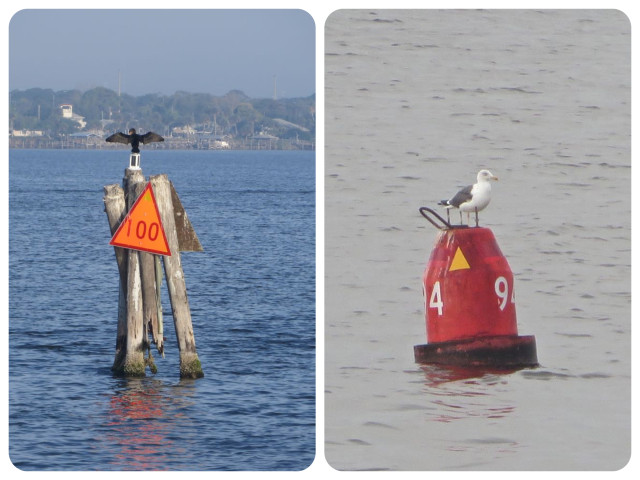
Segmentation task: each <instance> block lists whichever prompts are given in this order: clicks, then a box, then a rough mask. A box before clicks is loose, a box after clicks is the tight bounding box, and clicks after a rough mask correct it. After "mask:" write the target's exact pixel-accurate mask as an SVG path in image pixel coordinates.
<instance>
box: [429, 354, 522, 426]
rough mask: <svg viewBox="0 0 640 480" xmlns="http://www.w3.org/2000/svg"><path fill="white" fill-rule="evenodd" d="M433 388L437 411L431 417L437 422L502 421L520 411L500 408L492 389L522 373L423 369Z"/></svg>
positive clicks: (506, 407)
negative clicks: (484, 419) (470, 419)
mask: <svg viewBox="0 0 640 480" xmlns="http://www.w3.org/2000/svg"><path fill="white" fill-rule="evenodd" d="M420 368H421V369H422V371H423V372H424V374H425V379H426V384H425V385H426V386H427V387H428V388H429V396H430V398H431V399H432V400H431V403H432V404H434V405H435V406H436V407H437V408H436V409H435V411H434V412H433V414H432V415H431V420H432V421H435V422H443V423H448V422H452V421H456V420H461V419H467V418H487V419H498V418H502V417H505V416H507V415H510V414H511V413H513V412H514V411H515V409H516V406H515V405H513V404H502V405H501V404H500V403H499V399H498V398H497V397H496V396H495V395H494V394H493V390H492V389H490V388H489V389H488V388H487V387H492V386H496V385H500V384H502V383H504V382H505V379H504V378H503V376H504V375H507V374H510V373H513V372H515V371H517V370H518V369H495V368H492V369H487V368H480V367H459V366H451V367H449V366H443V365H421V366H420Z"/></svg>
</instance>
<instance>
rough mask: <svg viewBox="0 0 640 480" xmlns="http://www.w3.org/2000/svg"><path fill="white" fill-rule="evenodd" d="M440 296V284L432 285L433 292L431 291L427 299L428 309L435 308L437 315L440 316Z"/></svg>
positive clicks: (441, 304) (442, 305) (441, 305)
mask: <svg viewBox="0 0 640 480" xmlns="http://www.w3.org/2000/svg"><path fill="white" fill-rule="evenodd" d="M442 307H444V303H442V295H441V294H440V282H436V283H434V284H433V290H431V297H430V298H429V308H437V309H438V315H442Z"/></svg>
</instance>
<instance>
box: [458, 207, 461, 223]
mask: <svg viewBox="0 0 640 480" xmlns="http://www.w3.org/2000/svg"><path fill="white" fill-rule="evenodd" d="M458 212H459V213H460V225H462V210H458Z"/></svg>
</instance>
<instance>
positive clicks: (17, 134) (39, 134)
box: [11, 130, 44, 137]
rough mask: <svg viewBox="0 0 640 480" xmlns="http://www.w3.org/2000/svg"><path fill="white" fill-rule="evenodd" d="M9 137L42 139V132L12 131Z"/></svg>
mask: <svg viewBox="0 0 640 480" xmlns="http://www.w3.org/2000/svg"><path fill="white" fill-rule="evenodd" d="M11 135H12V136H14V137H42V136H43V135H44V132H43V131H42V130H12V131H11Z"/></svg>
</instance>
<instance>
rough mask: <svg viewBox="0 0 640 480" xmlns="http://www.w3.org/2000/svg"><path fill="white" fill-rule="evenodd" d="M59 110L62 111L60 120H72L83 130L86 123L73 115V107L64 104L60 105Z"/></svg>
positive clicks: (81, 117) (80, 117)
mask: <svg viewBox="0 0 640 480" xmlns="http://www.w3.org/2000/svg"><path fill="white" fill-rule="evenodd" d="M60 110H61V111H62V118H68V119H69V120H73V121H74V122H76V123H77V124H78V125H80V128H84V127H86V126H87V122H85V121H84V117H83V116H81V115H78V114H76V113H73V105H69V104H64V105H60Z"/></svg>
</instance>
